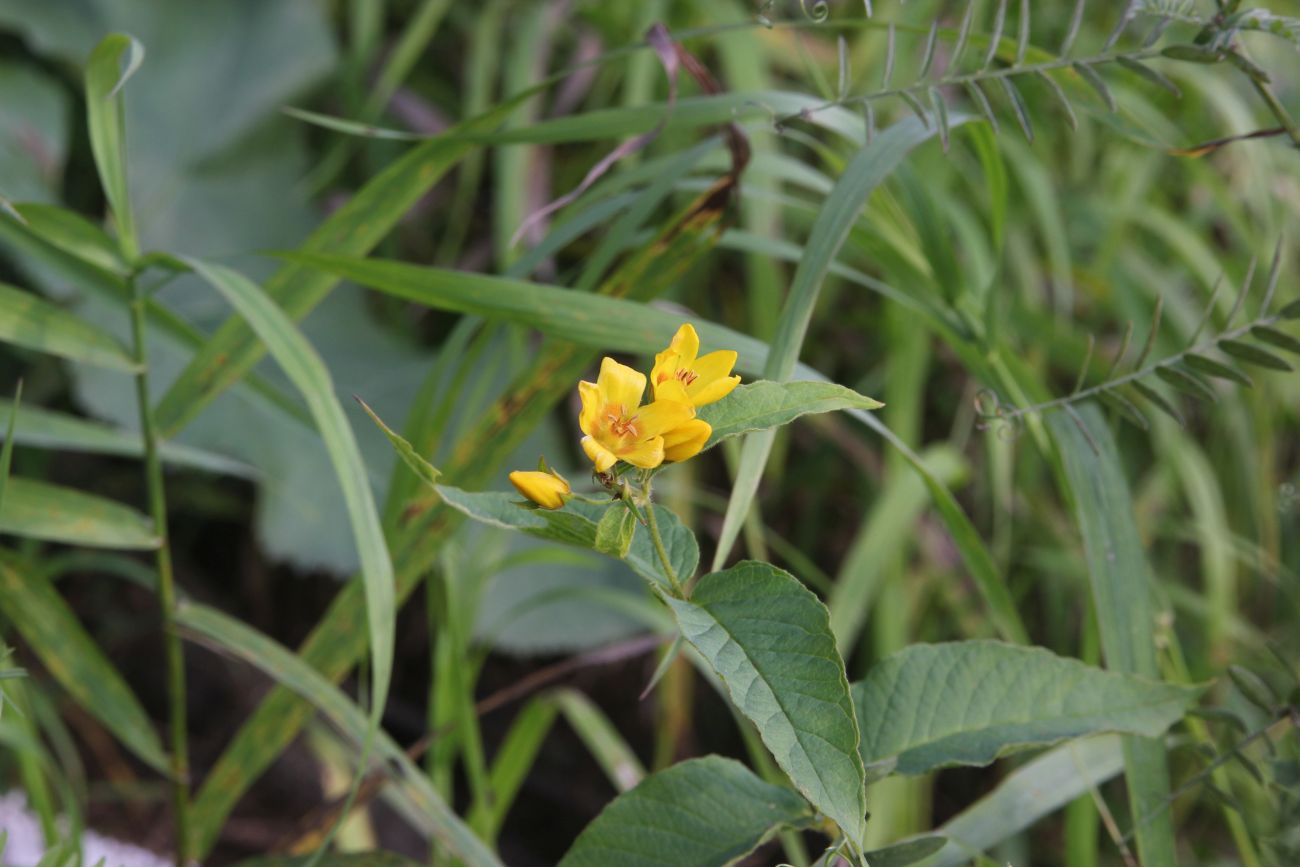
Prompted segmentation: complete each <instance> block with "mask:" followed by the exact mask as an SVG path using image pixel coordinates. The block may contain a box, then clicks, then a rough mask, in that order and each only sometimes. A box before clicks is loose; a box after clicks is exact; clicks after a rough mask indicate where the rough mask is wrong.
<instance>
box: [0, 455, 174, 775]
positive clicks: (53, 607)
mask: <svg viewBox="0 0 1300 867" xmlns="http://www.w3.org/2000/svg"><path fill="white" fill-rule="evenodd" d="M17 481H18V479H12V480H10V485H12V484H14V483H15V482H17ZM12 496H13V492H12V491H10V492H9V493H7V494H6V496H5V501H6V505H7V504H8V501H9V499H10V497H12ZM0 611H3V612H4V616H5V618H6V619H8V621H9V622H10V623H11V624H12V625H13V628H14V629H16V630H17V631H18V633H19V634H20V635H22V637H23V640H24V641H26V642H27V643H28V644H29V645H30V646H31V648H32V651H33V652H34V653H35V654H36V656H37V657H38V658H39V659H40V660H41V663H42V664H43V665H44V666H45V668H46V670H47V671H49V673H50V676H51V677H53V678H54V679H55V680H56V681H58V683H59V685H61V686H62V687H63V688H64V689H65V690H67V691H68V694H69V695H70V696H72V697H73V698H74V699H75V700H76V701H77V703H78V704H79V705H81V707H83V708H85V710H86V711H88V712H89V713H90V714H91V715H92V716H94V717H95V719H97V720H99V721H100V722H101V723H103V724H104V727H105V728H107V729H108V730H109V731H110V732H112V733H113V735H114V736H115V737H116V738H117V739H118V740H120V741H121V742H122V743H123V744H125V745H126V746H127V747H128V748H129V749H130V750H131V752H133V753H135V755H136V756H138V757H139V758H140V759H141V760H142V761H144V762H145V763H146V764H148V765H149V766H151V767H153V768H155V769H157V770H159V771H161V772H162V773H163V774H167V773H169V771H168V769H167V757H166V756H165V755H164V754H163V748H162V744H161V742H160V741H159V740H158V735H157V734H155V733H154V730H153V725H152V724H151V723H150V721H149V715H148V714H146V713H145V711H144V708H143V707H141V706H140V702H139V700H138V699H136V697H135V695H134V694H133V693H132V692H131V688H130V687H128V686H127V685H126V682H125V681H124V680H123V679H122V675H121V674H119V673H118V671H117V669H116V668H114V667H113V664H112V663H111V662H109V661H108V659H107V657H105V656H104V652H103V651H102V650H100V648H99V645H97V644H96V643H95V641H94V639H92V638H91V637H90V635H89V634H88V633H87V632H86V630H85V629H84V628H83V627H82V625H81V623H79V622H78V621H77V618H76V617H75V616H74V615H73V613H72V610H71V609H70V608H68V605H67V603H66V602H64V601H63V597H61V596H60V595H59V593H58V591H57V590H55V589H54V586H53V585H51V584H50V582H49V581H47V580H45V579H43V578H39V577H35V576H31V575H25V574H21V573H20V572H19V569H18V567H16V566H13V565H10V564H7V563H0Z"/></svg>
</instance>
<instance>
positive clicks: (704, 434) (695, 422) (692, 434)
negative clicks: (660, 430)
mask: <svg viewBox="0 0 1300 867" xmlns="http://www.w3.org/2000/svg"><path fill="white" fill-rule="evenodd" d="M711 433H713V428H711V427H709V423H708V422H707V421H704V420H703V419H698V418H693V419H691V420H689V421H685V422H682V423H681V424H680V425H678V426H677V427H675V428H673V429H672V430H670V431H665V432H664V460H665V461H668V462H672V463H677V462H679V461H684V460H686V459H687V458H693V457H695V456H696V455H698V454H699V453H700V449H702V448H704V444H705V443H706V442H708V441H709V434H711Z"/></svg>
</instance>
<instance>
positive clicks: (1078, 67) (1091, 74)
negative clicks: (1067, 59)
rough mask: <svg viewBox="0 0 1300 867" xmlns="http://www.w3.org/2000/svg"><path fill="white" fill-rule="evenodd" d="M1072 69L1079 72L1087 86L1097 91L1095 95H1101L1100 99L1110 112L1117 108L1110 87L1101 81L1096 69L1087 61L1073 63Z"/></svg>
mask: <svg viewBox="0 0 1300 867" xmlns="http://www.w3.org/2000/svg"><path fill="white" fill-rule="evenodd" d="M1074 70H1075V72H1077V73H1079V76H1080V77H1081V78H1083V80H1084V81H1086V82H1088V84H1089V86H1091V87H1092V89H1093V90H1095V91H1097V95H1098V96H1100V97H1101V101H1102V102H1104V103H1106V108H1108V109H1110V110H1111V111H1112V112H1113V111H1116V110H1117V106H1116V105H1115V97H1114V96H1112V95H1111V92H1110V88H1109V87H1107V86H1106V82H1104V81H1102V78H1101V76H1100V75H1099V74H1098V73H1097V70H1095V69H1093V68H1092V66H1090V65H1089V64H1087V63H1076V64H1074Z"/></svg>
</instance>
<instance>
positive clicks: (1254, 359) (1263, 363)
mask: <svg viewBox="0 0 1300 867" xmlns="http://www.w3.org/2000/svg"><path fill="white" fill-rule="evenodd" d="M1219 348H1220V349H1222V350H1223V351H1224V352H1226V353H1228V354H1229V355H1231V356H1232V357H1233V358H1239V359H1241V360H1242V361H1244V362H1246V363H1247V364H1254V365H1257V366H1259V367H1267V368H1269V369H1270V370H1282V371H1289V370H1291V365H1290V364H1288V363H1287V362H1285V361H1284V360H1282V359H1281V358H1279V357H1278V356H1276V355H1274V354H1273V353H1271V352H1269V351H1268V350H1266V349H1260V348H1259V347H1258V346H1255V345H1254V344H1252V343H1243V342H1241V341H1240V340H1220V341H1219Z"/></svg>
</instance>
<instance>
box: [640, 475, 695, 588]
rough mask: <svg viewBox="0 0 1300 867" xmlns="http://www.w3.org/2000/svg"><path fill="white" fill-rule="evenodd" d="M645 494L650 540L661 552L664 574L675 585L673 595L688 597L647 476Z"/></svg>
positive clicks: (647, 527) (656, 549)
mask: <svg viewBox="0 0 1300 867" xmlns="http://www.w3.org/2000/svg"><path fill="white" fill-rule="evenodd" d="M642 491H643V492H644V494H645V519H646V521H645V524H646V529H648V530H649V531H650V540H651V541H652V542H654V545H655V551H657V552H658V553H659V562H661V563H663V564H664V575H666V576H667V577H668V583H669V584H671V585H672V586H673V595H675V596H676V597H677V598H678V599H685V598H686V591H685V590H683V589H682V582H681V579H680V578H678V577H677V570H676V569H674V568H673V564H672V561H671V560H669V559H668V549H667V548H665V547H664V540H663V537H662V536H660V535H659V521H658V519H657V518H655V507H654V503H652V502H651V501H650V478H649V476H647V477H646V480H645V487H643V488H642Z"/></svg>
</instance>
